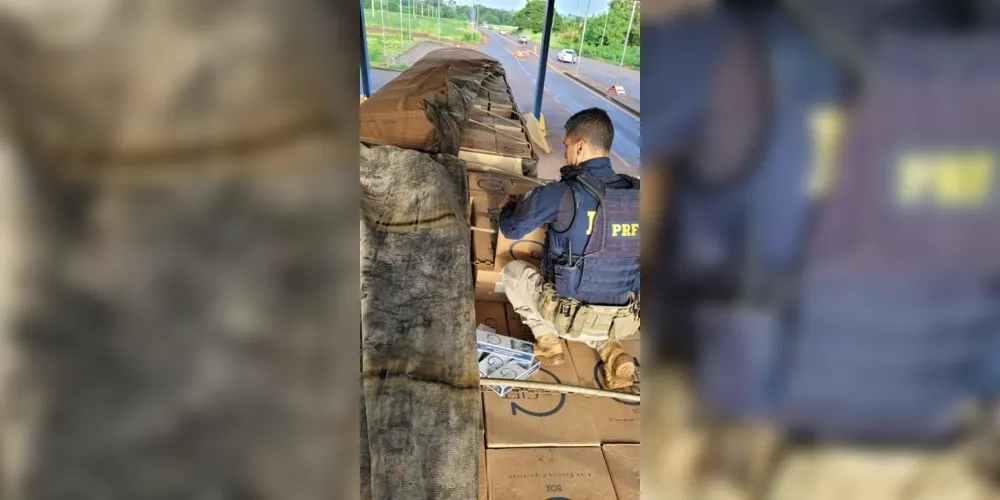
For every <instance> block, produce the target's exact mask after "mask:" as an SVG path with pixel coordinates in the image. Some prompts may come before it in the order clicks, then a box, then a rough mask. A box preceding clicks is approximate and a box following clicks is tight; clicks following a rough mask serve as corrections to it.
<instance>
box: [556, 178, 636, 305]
mask: <svg viewBox="0 0 1000 500" xmlns="http://www.w3.org/2000/svg"><path fill="white" fill-rule="evenodd" d="M605 160H606V159H605ZM561 181H563V182H566V184H567V185H568V186H569V187H570V189H572V192H573V198H574V205H575V207H576V213H575V214H574V216H573V222H572V223H571V224H570V226H569V227H568V228H567V229H566V230H565V231H562V232H559V231H555V230H553V229H551V228H550V229H549V231H548V233H547V235H546V239H545V249H544V251H543V258H542V272H543V276H544V278H545V280H546V281H548V282H551V283H554V284H555V289H556V293H557V294H558V295H559V296H560V297H566V298H573V299H576V300H579V301H580V302H583V303H585V304H601V305H625V304H627V303H628V301H629V298H630V296H632V295H638V293H639V248H640V245H639V180H638V179H636V178H634V177H630V176H627V175H621V174H618V175H616V176H614V177H598V176H595V175H594V174H593V173H591V172H590V169H588V168H564V169H563V172H562V178H561ZM583 242H585V243H583ZM574 245H575V248H574Z"/></svg>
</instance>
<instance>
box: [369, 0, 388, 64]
mask: <svg viewBox="0 0 1000 500" xmlns="http://www.w3.org/2000/svg"><path fill="white" fill-rule="evenodd" d="M372 1H373V2H374V0H372ZM378 6H379V13H380V15H381V16H382V58H383V59H385V58H388V57H389V49H387V48H385V0H378Z"/></svg>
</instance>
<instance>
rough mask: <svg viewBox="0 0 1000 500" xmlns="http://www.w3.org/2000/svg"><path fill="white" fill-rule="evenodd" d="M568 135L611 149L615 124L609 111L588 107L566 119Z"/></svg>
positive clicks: (595, 145)
mask: <svg viewBox="0 0 1000 500" xmlns="http://www.w3.org/2000/svg"><path fill="white" fill-rule="evenodd" d="M566 136H567V137H569V138H571V139H576V140H581V141H586V142H588V143H590V145H591V146H594V147H598V148H601V149H603V150H605V151H611V142H612V141H613V140H614V138H615V126H614V125H613V124H612V123H611V118H610V117H609V116H608V113H607V112H606V111H604V110H603V109H601V108H587V109H585V110H583V111H578V112H577V113H576V114H574V115H573V116H571V117H569V120H566Z"/></svg>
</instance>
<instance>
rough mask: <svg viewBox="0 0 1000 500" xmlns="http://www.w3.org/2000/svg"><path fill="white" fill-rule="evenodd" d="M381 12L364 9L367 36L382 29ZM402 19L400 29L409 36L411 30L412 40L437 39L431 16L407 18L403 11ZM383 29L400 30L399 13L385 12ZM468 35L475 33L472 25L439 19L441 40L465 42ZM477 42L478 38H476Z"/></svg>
mask: <svg viewBox="0 0 1000 500" xmlns="http://www.w3.org/2000/svg"><path fill="white" fill-rule="evenodd" d="M382 15H383V13H382V11H381V10H380V9H376V10H375V11H374V12H373V11H372V10H371V9H365V28H367V31H368V32H369V34H370V33H371V32H378V31H379V30H381V29H382ZM402 17H403V19H402V22H403V23H402V29H403V32H404V33H405V34H407V35H409V34H410V31H411V30H412V32H413V35H414V38H416V36H419V34H424V35H429V36H431V37H432V38H437V35H438V18H436V17H431V16H420V15H414V16H412V17H411V16H409V15H408V14H407V13H406V12H405V11H404V12H403V16H402ZM385 29H386V31H387V32H388V31H390V30H392V31H393V32H398V31H399V29H400V15H399V12H398V11H397V12H393V11H391V10H389V9H386V11H385ZM469 33H475V32H474V30H473V29H472V24H471V23H469V22H468V21H461V20H458V19H446V18H442V19H441V38H442V39H447V40H454V41H458V42H461V41H466V40H471V38H469V37H468V34H469ZM476 40H478V37H476Z"/></svg>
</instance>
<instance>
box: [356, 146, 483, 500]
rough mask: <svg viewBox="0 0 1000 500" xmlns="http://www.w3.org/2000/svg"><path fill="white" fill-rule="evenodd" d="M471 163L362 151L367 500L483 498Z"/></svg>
mask: <svg viewBox="0 0 1000 500" xmlns="http://www.w3.org/2000/svg"><path fill="white" fill-rule="evenodd" d="M466 183H467V181H466V173H465V167H464V164H463V162H461V161H460V160H457V159H455V158H454V157H449V156H446V155H433V156H432V155H428V154H425V153H420V152H418V151H412V150H403V149H399V148H396V147H393V146H379V147H374V148H368V147H366V146H361V188H362V203H361V205H362V210H361V212H362V213H361V215H362V222H361V233H362V234H361V314H362V325H361V335H362V339H361V341H362V343H361V345H362V370H363V372H362V373H363V384H362V385H363V392H364V395H363V408H362V412H361V416H362V418H364V419H365V422H363V423H362V425H361V427H362V429H363V431H364V432H365V434H364V435H365V436H366V437H367V439H363V440H362V443H361V461H362V463H363V464H364V465H363V466H362V474H365V475H364V476H363V477H361V486H362V498H374V499H378V500H382V499H389V498H393V499H395V498H407V499H435V500H468V499H472V498H476V494H477V477H476V476H477V473H476V471H477V468H476V460H477V456H478V455H477V442H476V439H477V435H476V433H477V427H478V426H477V425H476V422H477V420H476V419H478V418H479V401H480V399H479V386H478V378H479V372H478V366H477V364H476V347H475V337H474V335H473V334H472V332H473V331H474V330H475V317H474V307H473V289H472V267H471V265H470V262H469V255H470V248H469V246H470V238H469V227H468V222H467V220H466V219H465V214H467V204H468V202H467V200H466V194H465V193H466V192H467V187H466Z"/></svg>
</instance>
